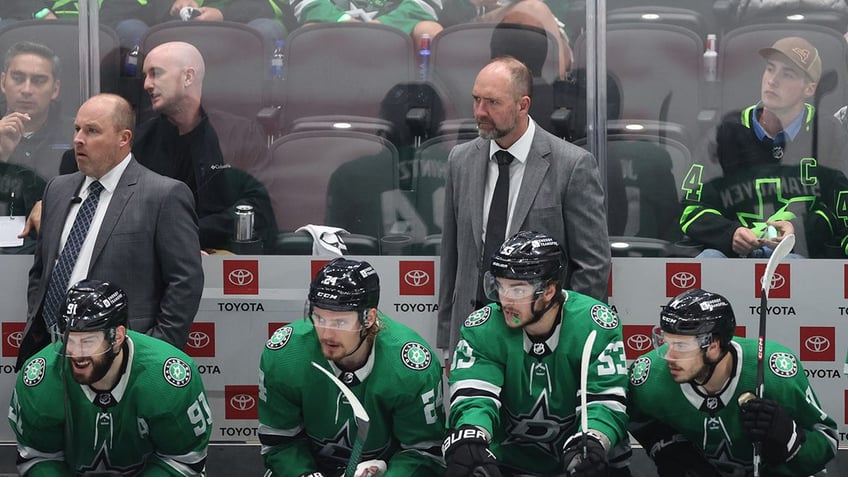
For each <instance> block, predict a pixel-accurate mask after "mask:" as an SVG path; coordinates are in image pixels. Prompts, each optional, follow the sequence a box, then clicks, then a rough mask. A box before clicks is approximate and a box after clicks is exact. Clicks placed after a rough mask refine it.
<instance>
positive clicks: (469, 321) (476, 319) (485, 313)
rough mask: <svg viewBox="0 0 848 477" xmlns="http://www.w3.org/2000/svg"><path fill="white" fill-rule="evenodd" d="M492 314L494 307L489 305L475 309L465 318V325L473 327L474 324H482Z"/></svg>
mask: <svg viewBox="0 0 848 477" xmlns="http://www.w3.org/2000/svg"><path fill="white" fill-rule="evenodd" d="M491 314H492V309H491V308H489V307H488V306H484V307H483V308H480V309H479V310H475V311H474V312H473V313H471V314H470V315H468V318H466V319H465V327H466V328H471V327H472V326H478V325H482V324H483V323H485V322H486V320H488V319H489V315H491Z"/></svg>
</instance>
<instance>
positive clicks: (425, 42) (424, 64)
mask: <svg viewBox="0 0 848 477" xmlns="http://www.w3.org/2000/svg"><path fill="white" fill-rule="evenodd" d="M418 56H420V57H421V58H420V61H421V66H420V67H421V72H420V74H419V79H420V80H421V81H427V75H428V73H427V70H428V68H429V66H430V34H429V33H423V34H422V35H421V48H419V49H418Z"/></svg>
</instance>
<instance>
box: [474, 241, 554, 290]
mask: <svg viewBox="0 0 848 477" xmlns="http://www.w3.org/2000/svg"><path fill="white" fill-rule="evenodd" d="M489 271H490V272H491V274H492V276H494V277H496V278H509V279H512V280H527V281H537V280H538V281H541V282H543V283H547V282H548V281H550V280H556V281H557V282H558V283H561V282H562V276H563V272H564V271H565V264H564V260H563V253H562V248H561V247H560V246H559V243H558V242H557V241H556V240H554V239H553V238H551V237H549V236H547V235H545V234H542V233H539V232H527V231H521V232H518V233H516V234H515V235H513V236H512V237H510V238H508V239H507V240H506V241H505V242H504V243H503V245H501V247H500V249H499V250H498V252H497V253H495V255H494V256H493V257H492V263H491V264H490V266H489Z"/></svg>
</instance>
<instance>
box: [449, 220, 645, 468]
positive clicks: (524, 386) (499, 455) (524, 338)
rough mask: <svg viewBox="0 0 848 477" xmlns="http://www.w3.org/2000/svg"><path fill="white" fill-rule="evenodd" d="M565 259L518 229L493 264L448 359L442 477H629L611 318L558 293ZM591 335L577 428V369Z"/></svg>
mask: <svg viewBox="0 0 848 477" xmlns="http://www.w3.org/2000/svg"><path fill="white" fill-rule="evenodd" d="M564 263H565V259H564V257H563V253H562V249H561V248H560V245H559V243H558V242H557V241H556V240H554V239H553V238H551V237H549V236H547V235H544V234H541V233H537V232H518V233H517V234H515V235H513V236H512V237H511V238H509V239H507V241H506V242H504V243H503V245H501V247H500V249H499V250H498V252H497V253H496V254H495V255H494V257H493V258H492V262H491V264H490V265H491V266H490V267H489V271H488V272H487V273H486V274H485V276H484V279H483V280H484V287H485V291H486V295H487V296H488V297H489V299H491V300H492V301H494V302H495V303H492V304H489V305H487V306H485V307H483V308H481V309H479V310H477V311H475V312H474V313H472V314H471V315H469V316H468V318H467V319H466V320H465V323H464V324H463V327H462V330H461V339H460V340H459V343H458V344H457V347H456V351H455V352H454V356H453V360H452V361H451V371H450V411H449V412H448V425H449V428H450V431H449V435H448V437H447V438H446V439H445V441H444V444H443V446H442V450H443V451H444V454H445V461H446V463H447V474H446V475H447V477H467V476H470V475H477V474H475V472H476V473H480V472H485V473H486V474H488V475H489V476H491V477H500V476H501V475H503V476H510V477H512V476H516V477H517V476H543V475H544V476H551V475H560V474H562V473H563V472H565V473H568V474H570V475H573V476H578V477H586V476H601V475H603V476H606V475H610V476H627V475H630V472H629V469H628V468H627V465H626V462H623V461H624V460H626V457H627V455H628V453H629V447H628V446H627V431H626V429H625V426H626V425H627V407H626V396H625V391H626V389H627V372H626V371H627V370H626V368H625V364H624V344H623V343H622V340H621V325H620V321H619V319H618V316H616V314H615V312H614V311H612V310H611V309H610V308H609V307H607V305H605V304H603V303H601V302H600V301H598V300H596V299H594V298H591V297H589V296H587V295H583V294H580V293H577V292H574V291H571V290H563V289H561V288H560V287H561V284H562V280H563V276H564V275H565V272H566V270H565V265H564ZM593 330H594V331H596V332H597V338H596V340H595V342H594V344H593V346H592V351H591V355H590V356H591V359H590V364H589V371H588V385H587V392H588V395H589V400H590V402H591V404H592V406H591V407H589V408H588V410H587V417H588V428H586V429H582V428H581V426H580V425H579V419H580V413H581V409H580V400H579V397H578V396H579V392H578V391H579V387H580V362H581V353H582V350H583V346H584V344H585V343H586V340H587V337H588V336H589V334H590V333H591V332H592V331H593ZM584 431H585V434H584ZM611 449H612V451H611ZM608 472H609V474H608ZM480 475H483V474H480Z"/></svg>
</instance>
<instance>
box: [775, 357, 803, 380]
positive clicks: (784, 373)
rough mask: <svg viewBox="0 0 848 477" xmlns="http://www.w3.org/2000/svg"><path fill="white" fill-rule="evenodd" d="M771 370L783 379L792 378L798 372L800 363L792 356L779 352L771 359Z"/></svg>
mask: <svg viewBox="0 0 848 477" xmlns="http://www.w3.org/2000/svg"><path fill="white" fill-rule="evenodd" d="M769 368H771V371H772V372H773V373H774V374H776V375H778V376H780V377H781V378H791V377H792V376H795V373H797V372H798V363H797V362H796V361H795V356H793V355H792V354H790V353H783V352H778V353H774V354H772V355H771V356H770V357H769Z"/></svg>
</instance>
